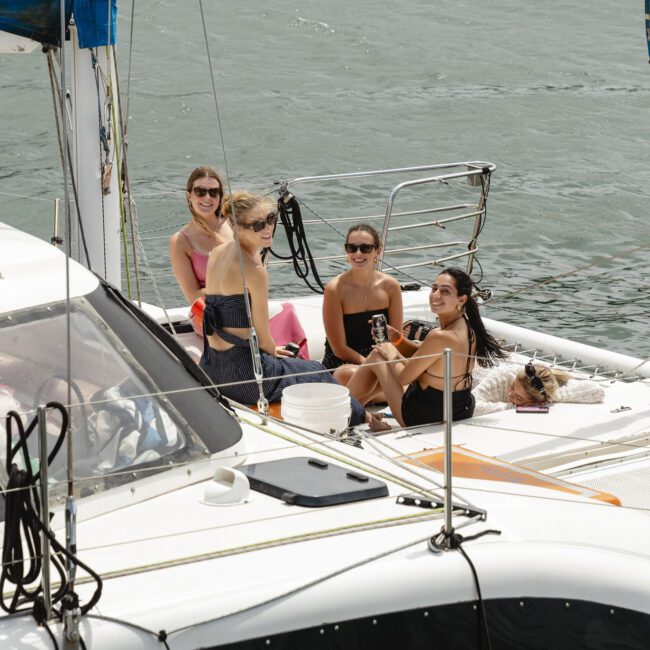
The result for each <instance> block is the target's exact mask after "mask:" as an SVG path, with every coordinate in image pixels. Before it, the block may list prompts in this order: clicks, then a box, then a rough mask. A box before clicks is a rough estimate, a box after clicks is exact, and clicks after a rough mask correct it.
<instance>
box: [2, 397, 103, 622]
mask: <svg viewBox="0 0 650 650" xmlns="http://www.w3.org/2000/svg"><path fill="white" fill-rule="evenodd" d="M46 409H55V410H57V411H58V412H59V414H60V416H61V428H60V431H59V434H58V436H57V439H56V442H55V444H54V446H53V448H52V451H50V453H49V454H48V457H47V464H48V466H49V465H50V464H51V463H52V461H53V460H54V458H55V457H56V455H57V453H58V451H59V449H60V448H61V446H62V444H63V441H64V439H65V437H66V433H67V430H68V421H69V420H68V414H67V411H66V409H65V408H64V407H63V406H62V405H61V404H59V403H57V402H48V403H47V405H46ZM37 424H38V418H37V417H35V418H34V419H33V420H32V422H31V423H30V424H29V425H28V426H27V428H25V427H24V426H23V423H22V420H21V418H20V415H19V414H18V413H16V411H10V412H9V413H8V414H7V419H6V471H7V474H8V476H9V480H8V483H7V488H8V490H7V493H6V494H3V497H4V499H5V513H6V514H5V529H4V540H3V548H2V573H1V574H0V607H2V609H4V610H5V611H6V612H8V613H10V614H13V613H16V612H21V611H23V612H25V611H29V610H27V609H25V608H22V606H23V605H24V604H26V603H30V602H31V603H32V604H33V606H32V613H33V615H34V616H35V617H37V621H38V620H39V618H38V617H41V619H42V616H43V614H44V610H43V608H42V602H40V603H39V602H38V601H37V599H38V598H39V596H40V593H41V590H42V586H41V585H40V584H38V585H37V586H36V587H34V588H32V589H29V588H28V587H27V585H29V584H32V583H34V582H36V581H37V580H38V577H39V576H40V574H41V568H42V563H43V561H47V562H50V561H51V563H52V564H53V565H54V567H55V569H56V571H57V573H58V574H59V582H60V584H59V588H58V589H57V591H56V592H55V593H54V594H52V595H51V600H52V604H55V603H57V602H62V601H63V600H64V599H65V598H66V597H67V596H68V595H69V583H68V581H67V578H66V575H65V567H64V557H65V558H67V559H68V560H70V561H71V562H72V563H74V564H75V565H77V566H80V567H81V568H83V569H84V570H85V571H87V572H88V573H89V574H90V575H91V576H92V578H93V579H94V580H95V581H96V583H97V588H96V590H95V593H94V594H93V596H92V598H91V599H90V601H89V602H88V604H87V605H85V606H84V607H82V608H81V610H82V613H85V612H87V611H88V610H89V609H91V608H92V607H94V606H95V604H96V603H97V601H98V600H99V597H100V595H101V590H102V581H101V578H100V577H99V575H97V573H95V572H94V571H93V570H92V569H91V568H90V567H88V566H87V565H86V564H84V563H83V562H81V560H79V559H78V558H77V557H76V556H75V555H74V554H73V553H71V552H70V551H68V550H67V549H66V548H65V547H64V546H62V545H61V544H60V543H59V542H58V541H57V539H56V537H55V536H54V535H53V533H52V532H51V531H50V527H49V522H43V521H42V516H41V505H40V498H39V495H38V490H37V489H36V484H37V482H38V481H39V480H40V477H41V470H40V468H39V470H38V471H37V472H36V473H34V472H33V469H32V459H31V458H30V455H29V449H28V446H27V440H28V438H29V436H30V435H31V433H32V432H33V431H34V430H35V428H36V425H37ZM14 426H15V427H16V428H17V430H18V433H17V438H18V440H17V442H16V443H15V444H14V445H13V446H12V440H13V439H14ZM19 454H20V455H21V456H22V458H21V461H22V465H23V466H24V469H20V468H19V466H18V462H17V460H18V458H19ZM41 532H42V533H43V534H45V535H46V536H47V538H48V539H49V540H50V543H51V544H52V548H53V553H52V555H51V556H50V557H49V558H46V559H45V560H43V558H42V553H41V541H40V534H39V533H41ZM23 539H24V542H25V544H26V545H27V549H28V559H29V563H28V565H27V567H25V560H26V559H27V558H25V555H24V552H23ZM7 582H9V583H11V584H14V585H15V590H14V593H13V596H12V599H11V602H10V603H9V604H7V603H6V602H5V598H4V589H5V584H6V583H7Z"/></svg>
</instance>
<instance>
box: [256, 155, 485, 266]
mask: <svg viewBox="0 0 650 650" xmlns="http://www.w3.org/2000/svg"><path fill="white" fill-rule="evenodd" d="M495 169H496V166H495V165H494V164H493V163H489V162H482V161H464V162H454V163H446V164H436V165H422V166H417V167H400V168H394V169H381V170H371V171H361V172H351V173H343V174H328V175H321V176H304V177H300V178H295V179H293V180H289V181H286V182H284V183H283V184H282V190H285V189H286V190H291V189H292V188H295V187H296V186H298V185H301V184H312V185H317V184H323V183H325V184H329V183H337V182H338V183H341V182H345V181H348V180H356V179H377V178H381V177H385V176H389V175H391V176H395V175H398V174H399V175H402V176H405V177H409V176H413V175H414V174H422V173H423V172H433V175H427V176H425V177H423V178H422V177H420V178H407V179H406V180H403V181H401V182H399V183H398V184H396V185H393V186H392V187H391V189H390V191H389V192H388V197H387V199H386V208H385V211H384V213H383V214H377V213H374V214H360V215H356V216H342V217H336V218H329V219H325V218H315V219H314V218H312V219H303V225H304V226H309V227H310V229H311V228H314V229H315V228H316V227H318V226H330V227H331V226H332V225H334V224H342V223H359V222H373V221H375V222H376V221H379V220H381V222H382V223H381V227H378V228H377V229H378V230H379V231H380V233H381V234H380V237H381V243H382V247H383V254H382V258H381V260H380V261H379V263H378V268H379V269H380V270H382V269H383V268H384V267H387V269H386V270H392V271H395V272H398V273H399V272H400V271H405V270H407V269H414V268H418V267H432V266H440V265H443V264H444V263H446V262H449V261H452V260H459V259H463V258H465V259H466V260H467V271H468V272H471V268H472V264H473V260H474V255H475V254H476V252H477V251H478V244H477V239H478V236H479V234H480V231H481V229H482V225H483V222H484V219H485V214H486V201H487V195H488V192H489V186H490V174H491V173H492V172H493V171H494V170H495ZM459 180H460V181H462V180H465V181H466V182H467V184H468V185H469V186H470V187H477V188H479V196H478V200H477V201H476V202H466V201H463V202H455V203H454V202H452V203H450V202H446V203H445V204H443V205H436V204H433V203H432V202H431V200H430V199H428V200H426V203H424V204H422V205H418V206H417V208H414V209H407V210H400V211H396V210H395V203H396V201H397V199H398V198H402V197H406V198H407V199H409V200H417V201H425V199H424V198H423V197H422V196H421V195H418V190H420V189H422V188H423V187H430V186H432V185H441V186H449V185H452V184H454V183H455V182H457V181H459ZM426 215H435V217H436V218H434V219H427V220H421V219H419V218H420V217H422V216H426ZM407 220H408V222H407ZM466 221H470V222H472V228H471V235H470V236H469V237H468V238H460V239H459V238H450V239H449V240H447V241H444V242H435V241H430V240H429V239H428V238H426V237H425V236H423V237H422V240H424V241H423V243H418V244H417V245H413V246H408V245H406V246H405V245H403V244H399V243H396V244H394V245H393V244H392V242H393V240H394V239H395V236H396V235H398V234H399V233H407V232H417V231H425V232H426V231H428V232H430V231H431V230H432V229H435V230H440V231H443V230H446V229H447V228H448V227H449V226H453V225H454V224H456V223H459V222H466ZM311 232H315V230H311ZM315 237H316V235H315ZM389 240H390V241H389ZM391 246H393V247H391ZM433 251H440V252H443V251H444V253H443V254H442V255H440V256H439V257H436V256H435V255H432V254H431V253H432V252H433ZM407 253H408V254H409V255H412V254H415V257H416V259H415V260H414V261H409V262H408V263H405V262H404V261H401V262H400V261H399V260H398V261H396V262H394V263H393V258H396V257H397V258H399V257H400V256H403V255H405V254H407ZM345 259H346V257H345V255H320V256H318V255H317V256H314V258H313V260H314V261H315V262H327V263H330V262H334V261H339V260H345ZM291 263H292V262H291V260H273V261H269V262H268V265H269V266H283V265H286V264H291Z"/></svg>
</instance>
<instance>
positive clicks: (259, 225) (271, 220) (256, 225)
mask: <svg viewBox="0 0 650 650" xmlns="http://www.w3.org/2000/svg"><path fill="white" fill-rule="evenodd" d="M277 220H278V214H277V212H269V213H268V214H267V215H266V217H264V219H258V220H257V221H251V222H250V223H240V224H239V225H240V226H241V227H242V228H247V229H248V230H252V231H253V232H262V230H264V228H266V227H267V226H275V223H276V221H277Z"/></svg>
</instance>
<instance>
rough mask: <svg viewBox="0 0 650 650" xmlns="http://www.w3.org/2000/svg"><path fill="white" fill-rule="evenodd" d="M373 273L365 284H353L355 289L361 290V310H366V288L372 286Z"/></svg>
mask: <svg viewBox="0 0 650 650" xmlns="http://www.w3.org/2000/svg"><path fill="white" fill-rule="evenodd" d="M374 279H375V278H374V274H373V275H372V276H370V281H369V282H367V283H366V284H365V286H361V285H358V284H355V285H353V286H354V287H355V288H356V289H358V290H360V291H362V292H363V302H362V303H361V311H366V302H367V300H368V290H369V289H370V287H371V286H372V284H373V282H374Z"/></svg>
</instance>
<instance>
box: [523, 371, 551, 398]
mask: <svg viewBox="0 0 650 650" xmlns="http://www.w3.org/2000/svg"><path fill="white" fill-rule="evenodd" d="M524 370H525V371H526V376H527V377H530V383H531V384H532V386H533V388H534V389H535V390H538V391H539V392H540V393H541V394H542V395H544V397H546V391H545V390H544V382H543V381H542V380H541V378H540V377H538V376H537V371H536V370H535V366H534V365H533V364H532V363H527V364H526V365H525V366H524Z"/></svg>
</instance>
